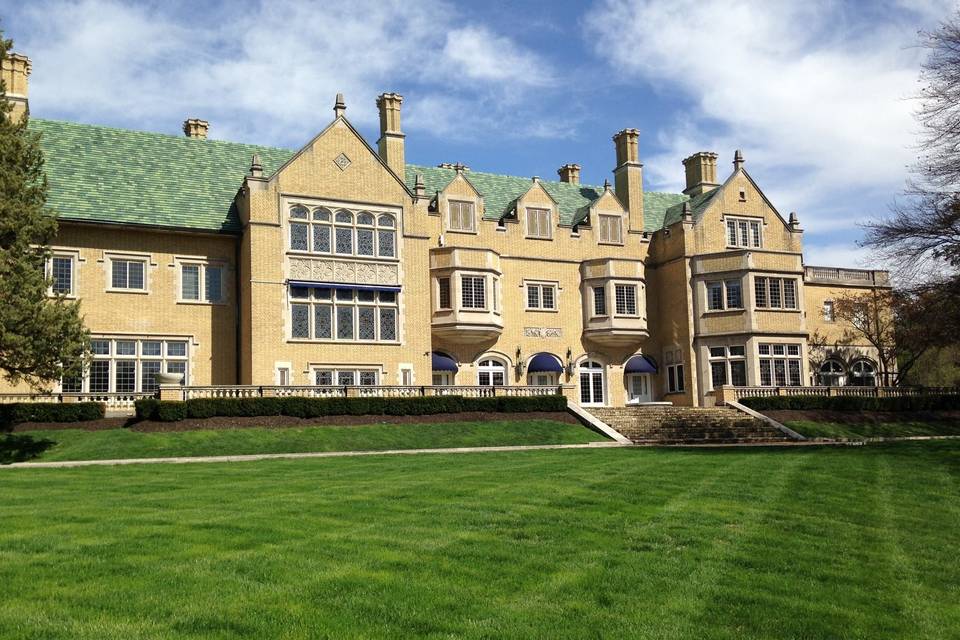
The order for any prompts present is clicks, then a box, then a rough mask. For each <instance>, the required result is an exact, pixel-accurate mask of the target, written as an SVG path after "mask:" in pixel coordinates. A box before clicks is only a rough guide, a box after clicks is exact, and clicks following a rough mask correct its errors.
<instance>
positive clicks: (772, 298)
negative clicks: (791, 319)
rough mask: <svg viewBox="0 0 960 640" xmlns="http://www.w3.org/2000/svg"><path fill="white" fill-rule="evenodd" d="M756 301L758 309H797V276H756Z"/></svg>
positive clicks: (754, 282)
mask: <svg viewBox="0 0 960 640" xmlns="http://www.w3.org/2000/svg"><path fill="white" fill-rule="evenodd" d="M753 284H754V303H755V304H756V306H757V308H758V309H796V308H797V281H796V279H795V278H766V277H755V278H754V281H753Z"/></svg>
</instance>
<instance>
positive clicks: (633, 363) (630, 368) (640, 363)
mask: <svg viewBox="0 0 960 640" xmlns="http://www.w3.org/2000/svg"><path fill="white" fill-rule="evenodd" d="M623 372H624V373H656V372H657V363H656V362H654V361H653V358H651V357H650V356H644V355H640V356H633V357H632V358H630V359H629V360H627V364H626V365H625V366H624V367H623Z"/></svg>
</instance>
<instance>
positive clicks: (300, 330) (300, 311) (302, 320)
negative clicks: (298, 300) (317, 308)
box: [291, 304, 310, 338]
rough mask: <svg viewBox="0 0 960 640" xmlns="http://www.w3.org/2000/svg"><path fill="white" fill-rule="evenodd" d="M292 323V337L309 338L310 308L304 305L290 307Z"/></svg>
mask: <svg viewBox="0 0 960 640" xmlns="http://www.w3.org/2000/svg"><path fill="white" fill-rule="evenodd" d="M291 318H292V321H293V337H294V338H309V337H310V307H309V305H305V304H295V305H293V306H292V307H291Z"/></svg>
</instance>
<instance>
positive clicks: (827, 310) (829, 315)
mask: <svg viewBox="0 0 960 640" xmlns="http://www.w3.org/2000/svg"><path fill="white" fill-rule="evenodd" d="M823 321H824V322H833V300H824V301H823Z"/></svg>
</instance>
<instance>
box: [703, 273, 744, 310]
mask: <svg viewBox="0 0 960 640" xmlns="http://www.w3.org/2000/svg"><path fill="white" fill-rule="evenodd" d="M707 309H709V310H710V311H723V310H726V309H743V289H742V287H741V285H740V281H739V280H723V281H718V282H708V283H707Z"/></svg>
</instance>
